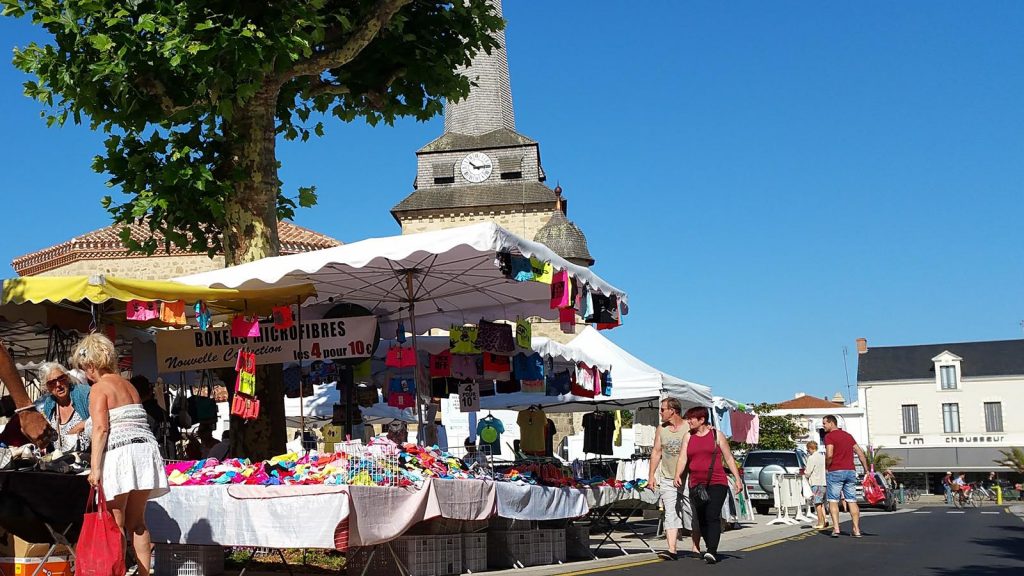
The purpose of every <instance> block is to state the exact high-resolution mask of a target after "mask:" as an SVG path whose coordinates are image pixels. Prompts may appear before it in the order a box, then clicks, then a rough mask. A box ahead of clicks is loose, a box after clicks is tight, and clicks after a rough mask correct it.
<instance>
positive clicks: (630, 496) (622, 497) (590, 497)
mask: <svg viewBox="0 0 1024 576" xmlns="http://www.w3.org/2000/svg"><path fill="white" fill-rule="evenodd" d="M579 490H580V492H581V493H583V496H584V497H585V498H586V499H587V505H588V506H590V507H591V508H600V507H602V506H607V505H609V504H613V503H615V502H626V501H633V500H640V501H642V502H643V503H644V504H648V505H652V506H657V504H658V499H659V498H660V494H659V493H658V492H653V491H651V490H625V489H623V488H613V487H611V486H591V487H586V488H580V489H579Z"/></svg>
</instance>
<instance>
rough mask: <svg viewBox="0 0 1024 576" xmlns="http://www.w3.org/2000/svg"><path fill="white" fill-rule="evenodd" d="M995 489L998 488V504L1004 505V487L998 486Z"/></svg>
mask: <svg viewBox="0 0 1024 576" xmlns="http://www.w3.org/2000/svg"><path fill="white" fill-rule="evenodd" d="M995 489H996V506H1002V505H1003V487H1002V486H996V487H995Z"/></svg>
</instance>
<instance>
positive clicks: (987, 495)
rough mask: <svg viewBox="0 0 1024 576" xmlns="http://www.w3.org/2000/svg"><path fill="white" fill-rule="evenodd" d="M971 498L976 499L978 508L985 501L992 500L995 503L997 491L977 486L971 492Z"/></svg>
mask: <svg viewBox="0 0 1024 576" xmlns="http://www.w3.org/2000/svg"><path fill="white" fill-rule="evenodd" d="M971 497H972V498H974V499H975V501H976V502H977V505H978V506H981V504H982V503H983V502H984V501H985V500H990V501H992V502H995V501H996V492H995V490H991V489H989V488H986V487H985V486H983V485H981V484H978V485H975V486H974V487H973V489H972V490H971Z"/></svg>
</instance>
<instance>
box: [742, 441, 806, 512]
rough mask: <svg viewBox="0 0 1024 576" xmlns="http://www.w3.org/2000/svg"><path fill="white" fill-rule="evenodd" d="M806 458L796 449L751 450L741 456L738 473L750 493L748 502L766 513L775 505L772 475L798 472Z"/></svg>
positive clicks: (755, 508)
mask: <svg viewBox="0 0 1024 576" xmlns="http://www.w3.org/2000/svg"><path fill="white" fill-rule="evenodd" d="M805 462H806V460H805V456H804V453H803V452H800V451H798V450H751V451H750V452H747V455H746V456H745V457H744V458H743V466H742V471H741V472H740V474H741V475H742V476H743V483H744V484H745V485H746V487H747V493H748V494H750V502H751V504H752V505H753V506H754V510H756V511H757V513H758V514H767V513H768V509H769V508H771V507H772V506H774V505H775V493H774V491H773V490H772V476H773V475H774V474H777V473H784V474H799V473H800V470H801V469H802V468H803V467H804V464H805Z"/></svg>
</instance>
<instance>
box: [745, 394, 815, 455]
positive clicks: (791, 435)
mask: <svg viewBox="0 0 1024 576" xmlns="http://www.w3.org/2000/svg"><path fill="white" fill-rule="evenodd" d="M776 406H777V405H775V404H768V403H765V402H762V403H761V404H756V405H754V406H753V407H752V408H753V410H754V413H755V414H757V415H758V423H759V432H758V442H757V445H756V447H755V446H750V445H747V444H745V443H742V442H736V443H735V447H736V448H738V449H742V450H752V449H755V448H756V449H758V450H794V449H796V447H797V446H796V439H797V438H799V437H800V436H803V435H804V434H806V433H807V430H806V429H805V428H803V427H802V426H800V424H798V423H797V422H796V419H794V418H793V417H792V416H772V415H771V414H770V412H771V411H772V410H774V409H775V408H776Z"/></svg>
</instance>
